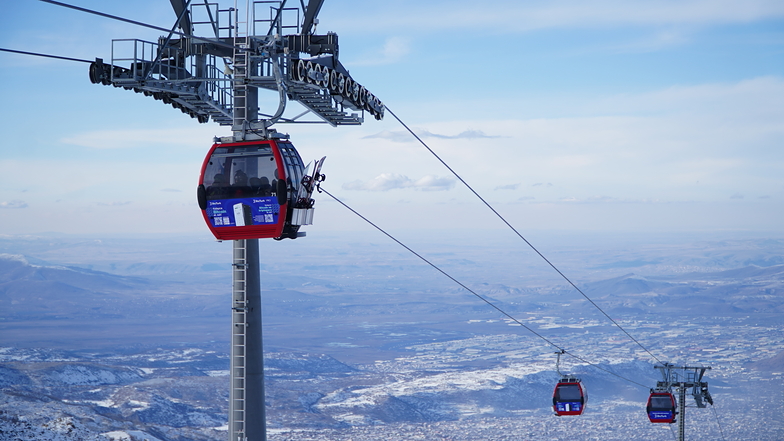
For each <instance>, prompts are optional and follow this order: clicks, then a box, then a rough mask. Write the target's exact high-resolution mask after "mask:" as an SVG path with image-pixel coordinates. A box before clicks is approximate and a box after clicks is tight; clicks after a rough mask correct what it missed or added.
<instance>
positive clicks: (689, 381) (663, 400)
mask: <svg viewBox="0 0 784 441" xmlns="http://www.w3.org/2000/svg"><path fill="white" fill-rule="evenodd" d="M653 367H654V369H658V370H659V371H660V372H661V374H662V381H659V382H657V383H656V388H655V389H651V394H650V396H649V397H648V405H647V406H646V412H647V413H648V418H649V419H650V421H651V422H652V423H670V424H672V423H675V422H677V423H678V441H685V439H686V438H685V437H686V392H687V390H689V389H691V394H692V397H693V398H694V401H695V402H696V403H697V407H698V408H705V407H707V405H706V403H707V404H710V405H711V406H712V405H713V397H712V396H711V394H710V392H709V391H708V382H706V381H702V377H703V376H704V375H705V371H706V370H710V368H711V367H710V366H675V365H673V364H671V363H662V364H656V365H654V366H653ZM673 389H676V390H677V392H678V400H677V408H678V411H677V412H676V411H675V408H676V402H675V401H676V400H675V397H674V395H673V393H672V391H673ZM676 416H677V417H676Z"/></svg>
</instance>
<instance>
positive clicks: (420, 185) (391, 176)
mask: <svg viewBox="0 0 784 441" xmlns="http://www.w3.org/2000/svg"><path fill="white" fill-rule="evenodd" d="M454 185H455V179H454V178H449V177H445V178H439V177H438V176H433V175H427V176H423V177H422V178H420V179H417V180H416V181H414V180H412V179H410V178H408V177H407V176H403V175H399V174H395V173H382V174H381V175H379V176H376V177H375V178H374V179H371V180H370V181H365V182H363V181H359V180H358V181H353V182H348V183H346V184H343V189H344V190H359V191H389V190H394V189H401V188H414V189H417V190H424V191H443V190H449V189H451V188H452V187H454Z"/></svg>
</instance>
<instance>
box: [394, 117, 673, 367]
mask: <svg viewBox="0 0 784 441" xmlns="http://www.w3.org/2000/svg"><path fill="white" fill-rule="evenodd" d="M384 107H385V108H386V110H387V112H389V113H390V114H391V115H392V116H393V117H395V119H396V120H397V121H398V122H399V123H400V124H401V125H402V126H403V127H405V129H406V130H408V132H409V133H411V135H413V136H414V138H416V139H417V141H419V142H420V143H421V144H422V145H423V146H424V147H425V148H426V149H427V150H428V151H429V152H430V153H431V154H432V155H433V156H435V158H436V159H438V161H439V162H441V164H443V165H444V167H446V168H447V169H448V170H449V171H450V172H451V173H452V174H453V175H455V177H456V178H457V179H458V180H460V182H462V183H463V185H465V186H466V188H468V189H469V190H471V193H473V194H474V195H475V196H476V197H477V198H479V200H480V201H482V203H483V204H485V205H486V206H487V208H489V209H490V211H492V212H493V213H494V214H495V215H496V216H497V217H498V218H499V219H501V221H503V223H505V224H506V226H508V227H509V228H510V229H511V230H512V231H514V233H515V234H516V235H517V236H518V237H519V238H520V239H522V240H523V241H524V242H525V243H526V244H527V245H528V246H529V247H531V249H532V250H534V252H536V254H538V255H539V257H541V258H542V259H543V260H544V261H545V262H547V264H548V265H550V267H551V268H552V269H554V270H555V272H557V273H558V274H559V275H560V276H561V277H562V278H563V279H564V280H566V281H567V282H568V283H569V285H571V286H572V287H573V288H574V289H575V290H577V292H579V293H580V294H582V296H583V297H585V299H586V300H588V301H589V302H590V303H591V304H592V305H593V306H594V307H595V308H596V309H598V310H599V311H601V313H602V314H604V316H605V317H607V319H608V320H610V321H611V322H612V323H613V324H614V325H615V326H617V327H618V329H620V330H621V331H623V333H624V334H626V336H627V337H629V338H630V339H631V340H632V341H633V342H635V343H637V345H638V346H639V347H641V348H642V349H643V350H644V351H645V352H647V353H648V355H650V356H651V357H653V359H654V360H656V361H657V362H659V363H662V361H661V360H659V358H658V357H656V356H655V355H653V353H652V352H651V351H649V350H648V348H646V347H645V346H643V345H642V343H640V342H639V341H637V339H636V338H634V337H632V335H631V334H629V333H628V332H627V331H626V330H625V329H623V327H622V326H621V325H620V324H618V322H616V321H615V320H614V319H613V318H612V317H610V316H609V315H608V314H607V313H606V312H604V310H603V309H602V308H601V307H599V305H597V304H596V303H595V302H594V301H593V300H591V298H590V297H588V296H587V295H586V294H585V293H584V292H583V291H582V290H581V289H580V288H578V287H577V285H575V284H574V283H573V282H572V281H571V280H570V279H569V278H568V277H566V275H565V274H564V273H562V272H561V270H559V269H558V267H556V266H555V265H554V264H553V263H552V262H550V260H549V259H548V258H547V257H545V256H544V254H542V253H541V252H539V250H538V249H537V248H536V247H535V246H534V245H533V244H532V243H531V242H529V241H528V239H526V238H525V237H524V236H523V235H522V234H520V232H519V231H517V229H516V228H515V227H513V226H512V224H510V223H509V222H508V221H507V220H506V219H505V218H504V217H503V216H502V215H501V213H499V212H498V211H496V209H495V208H493V206H492V205H490V203H489V202H487V201H486V200H485V199H484V198H483V197H482V196H480V195H479V193H477V192H476V190H474V189H473V187H471V186H470V185H469V184H468V182H466V181H465V180H464V179H463V178H462V177H461V176H460V175H459V174H458V173H457V172H456V171H455V170H454V169H452V167H450V166H449V164H447V163H446V162H445V161H444V160H443V159H441V157H440V156H438V154H436V152H434V151H433V149H431V148H430V146H428V145H427V144H426V143H425V141H423V140H422V138H420V137H419V136H418V135H417V134H416V133H414V131H413V130H411V129H410V128H409V127H408V126H407V125H406V123H404V122H403V121H402V120H401V119H400V118H399V117H398V116H397V115H396V114H395V112H393V111H392V110H390V109H389V107H386V106H384Z"/></svg>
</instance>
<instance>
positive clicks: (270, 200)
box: [207, 197, 280, 227]
mask: <svg viewBox="0 0 784 441" xmlns="http://www.w3.org/2000/svg"><path fill="white" fill-rule="evenodd" d="M279 214H280V205H278V201H277V198H275V197H255V198H236V199H218V200H212V201H208V203H207V217H208V218H209V219H210V222H211V223H212V226H214V227H246V226H251V225H269V224H276V223H277V222H278V215H279Z"/></svg>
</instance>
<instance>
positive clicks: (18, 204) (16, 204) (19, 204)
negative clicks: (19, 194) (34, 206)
mask: <svg viewBox="0 0 784 441" xmlns="http://www.w3.org/2000/svg"><path fill="white" fill-rule="evenodd" d="M0 208H27V202H25V201H20V200H13V201H2V202H0Z"/></svg>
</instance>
